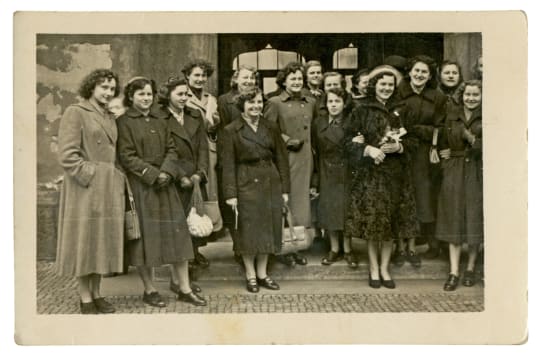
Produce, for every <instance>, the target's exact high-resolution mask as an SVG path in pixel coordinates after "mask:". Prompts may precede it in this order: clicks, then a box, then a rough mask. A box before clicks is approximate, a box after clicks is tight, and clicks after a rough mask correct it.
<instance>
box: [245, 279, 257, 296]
mask: <svg viewBox="0 0 540 358" xmlns="http://www.w3.org/2000/svg"><path fill="white" fill-rule="evenodd" d="M246 289H247V290H248V292H251V293H257V292H259V285H257V279H256V278H248V279H247V280H246Z"/></svg>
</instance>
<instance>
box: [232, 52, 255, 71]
mask: <svg viewBox="0 0 540 358" xmlns="http://www.w3.org/2000/svg"><path fill="white" fill-rule="evenodd" d="M240 65H248V66H253V67H255V68H257V52H244V53H243V54H241V55H240V56H238V66H240ZM233 69H234V70H236V69H237V67H236V68H233Z"/></svg>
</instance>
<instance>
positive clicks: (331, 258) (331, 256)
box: [321, 251, 343, 265]
mask: <svg viewBox="0 0 540 358" xmlns="http://www.w3.org/2000/svg"><path fill="white" fill-rule="evenodd" d="M342 258H343V257H342V256H341V255H340V254H339V253H338V252H334V251H330V252H328V254H327V255H326V257H323V259H322V261H321V263H322V264H323V265H332V264H333V263H334V262H336V261H339V260H341V259H342Z"/></svg>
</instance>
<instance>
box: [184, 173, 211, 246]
mask: <svg viewBox="0 0 540 358" xmlns="http://www.w3.org/2000/svg"><path fill="white" fill-rule="evenodd" d="M186 221H187V225H188V230H189V233H190V234H191V236H195V237H207V236H209V235H210V234H212V230H213V228H214V225H213V224H212V220H211V219H210V217H208V215H206V213H205V209H204V201H203V198H202V193H201V187H200V185H199V183H198V182H194V183H193V193H192V194H191V210H190V211H189V215H188V217H187V219H186Z"/></svg>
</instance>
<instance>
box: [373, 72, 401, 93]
mask: <svg viewBox="0 0 540 358" xmlns="http://www.w3.org/2000/svg"><path fill="white" fill-rule="evenodd" d="M384 76H392V77H393V78H394V93H392V96H391V97H393V96H394V94H395V93H396V89H397V78H396V75H394V73H393V72H392V71H384V70H383V71H381V72H379V73H377V74H376V75H374V76H373V77H371V78H370V79H369V83H368V86H367V95H368V97H375V86H376V85H377V82H378V81H379V80H380V79H381V78H383V77H384Z"/></svg>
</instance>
